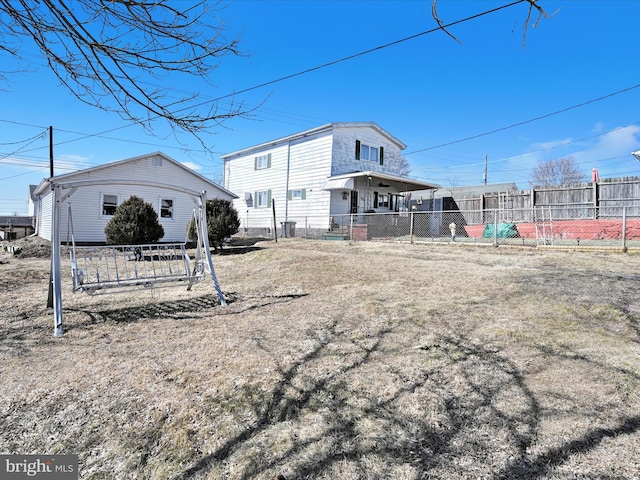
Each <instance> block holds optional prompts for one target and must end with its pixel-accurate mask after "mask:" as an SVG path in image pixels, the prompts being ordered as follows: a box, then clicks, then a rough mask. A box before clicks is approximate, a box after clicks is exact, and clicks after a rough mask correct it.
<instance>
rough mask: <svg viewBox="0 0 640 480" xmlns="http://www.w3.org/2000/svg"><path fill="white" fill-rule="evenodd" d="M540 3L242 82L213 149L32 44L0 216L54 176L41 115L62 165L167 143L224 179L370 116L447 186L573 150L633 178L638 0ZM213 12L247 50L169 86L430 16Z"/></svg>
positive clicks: (461, 14) (345, 44)
mask: <svg viewBox="0 0 640 480" xmlns="http://www.w3.org/2000/svg"><path fill="white" fill-rule="evenodd" d="M508 3H510V2H509V1H482V0H468V1H465V0H439V1H438V13H439V16H440V18H441V20H442V21H443V22H445V23H449V22H455V21H458V20H461V19H464V18H467V17H470V16H474V15H476V14H479V13H482V12H485V11H488V10H491V9H495V8H497V7H500V6H503V5H507V4H508ZM539 4H540V6H542V7H543V8H544V9H545V10H546V11H547V12H549V13H553V12H556V13H555V15H554V16H553V17H552V18H548V19H541V20H540V22H539V24H538V25H537V27H536V28H533V27H532V26H531V25H530V26H529V28H528V29H527V31H526V40H525V39H524V37H523V35H524V32H523V24H524V22H525V19H526V18H527V12H528V7H527V4H526V3H520V4H517V5H514V6H511V7H508V8H505V9H502V10H499V11H497V12H494V13H490V14H487V15H484V16H481V17H478V18H474V19H472V20H469V21H466V22H463V23H460V24H458V25H455V26H453V27H451V28H450V29H449V30H450V32H451V33H452V34H453V35H455V36H456V37H457V39H458V40H459V42H457V41H455V40H453V39H452V38H451V37H449V36H447V35H446V34H444V33H443V32H441V31H436V32H433V33H425V34H423V35H418V36H416V37H415V38H413V39H410V40H406V41H403V42H399V43H396V44H393V45H391V46H388V47H386V48H380V49H376V50H374V51H373V52H371V53H368V54H365V55H360V56H356V57H355V58H353V59H351V60H348V61H344V62H339V63H336V64H334V65H331V66H328V67H326V68H321V69H318V70H314V71H311V72H309V73H306V74H303V75H299V76H294V77H292V78H289V79H287V80H283V81H280V82H276V83H272V84H270V85H268V86H265V87H262V88H256V89H253V90H250V91H248V92H246V93H244V94H238V95H236V96H235V97H233V100H234V101H235V102H236V104H239V103H240V102H242V103H243V104H244V105H245V106H246V107H248V108H255V110H254V111H253V112H252V113H251V115H250V116H248V117H245V118H235V119H232V120H230V121H228V122H226V123H225V124H224V125H223V126H222V127H218V128H216V129H215V130H214V133H212V134H211V135H207V136H205V137H204V141H205V142H206V144H207V145H210V146H212V147H213V148H212V150H213V152H214V153H213V155H209V154H207V153H205V152H204V151H203V148H202V146H201V144H200V142H199V141H198V140H197V139H195V138H192V137H190V136H189V135H186V134H179V133H178V134H175V133H172V132H171V130H170V129H168V128H167V126H166V125H165V124H163V123H156V124H154V125H153V130H154V132H155V135H156V136H153V135H150V134H149V133H148V132H146V131H145V130H144V129H143V128H142V127H140V126H138V125H133V124H131V123H130V122H127V121H125V120H123V119H122V118H120V116H118V115H117V114H113V113H106V112H103V111H101V110H98V109H95V108H92V107H89V106H87V105H85V104H83V103H81V102H79V101H78V100H76V99H75V98H74V97H73V96H72V95H71V94H69V93H68V92H67V91H66V90H65V89H64V88H63V87H61V86H60V85H59V83H58V81H57V80H55V79H54V78H53V76H52V74H50V73H48V71H47V70H46V68H45V67H44V66H42V65H43V60H42V58H41V57H40V56H39V55H38V53H37V51H36V49H35V47H34V46H31V45H25V47H24V51H23V55H24V57H25V60H24V61H23V63H22V64H21V65H22V66H24V65H26V63H24V62H29V70H30V72H27V73H21V74H16V75H12V76H11V80H12V82H11V83H10V84H3V85H0V215H11V214H14V213H17V214H19V215H20V214H23V215H24V214H26V213H27V198H28V186H29V184H38V183H39V182H40V181H41V180H42V179H43V178H45V177H47V176H48V175H49V166H48V165H49V139H48V136H47V132H48V127H49V126H50V125H51V126H53V128H54V135H53V138H54V157H55V166H56V169H55V173H56V174H61V173H68V172H69V171H72V170H77V169H81V168H87V167H91V166H96V165H101V164H104V163H107V162H110V161H114V160H120V159H123V158H129V157H134V156H137V155H143V154H146V153H150V152H155V151H163V152H164V153H166V154H168V155H169V156H171V157H173V158H175V159H176V160H178V161H181V162H184V163H185V164H187V165H188V166H190V167H192V168H194V169H196V170H198V171H199V172H200V173H201V174H203V175H205V176H207V177H209V178H211V179H213V180H215V181H217V182H220V181H221V175H222V162H221V160H220V155H222V154H224V153H228V152H231V151H234V150H238V149H241V148H245V147H248V146H251V145H254V144H258V143H262V142H265V141H268V140H272V139H275V138H278V137H281V136H285V135H289V134H292V133H296V132H299V131H302V130H306V129H309V128H313V127H316V126H320V125H323V124H325V123H329V122H359V121H373V122H376V123H377V124H378V125H380V126H381V127H382V128H384V129H386V130H387V131H389V132H390V133H391V134H393V135H394V136H396V137H397V138H399V139H400V140H402V141H403V142H404V143H406V144H407V146H408V147H407V149H406V150H405V152H404V153H405V155H406V157H407V159H408V160H409V163H410V165H411V174H410V176H411V177H414V178H417V179H421V180H425V181H428V182H435V183H439V184H441V185H443V186H446V187H450V186H465V185H476V184H480V183H482V182H483V173H484V168H485V157H486V159H487V165H488V178H487V180H488V182H489V183H500V182H515V183H516V184H517V185H518V187H520V188H522V189H525V188H529V186H530V184H529V181H530V178H531V170H532V168H533V167H534V166H535V165H536V164H537V163H538V162H539V161H543V160H548V159H555V158H560V157H564V156H570V155H571V156H573V157H574V158H575V160H576V162H577V163H578V165H579V166H580V168H581V169H582V170H584V172H585V175H586V176H588V177H590V174H591V169H592V168H597V169H598V171H599V174H600V177H601V178H604V177H617V176H636V175H640V162H639V161H638V160H636V159H635V158H634V157H633V156H632V155H631V152H632V151H635V150H640V108H639V107H638V106H639V105H640V55H639V54H638V45H639V44H640V31H639V29H638V23H637V22H638V18H640V1H635V0H619V1H616V0H606V1H605V0H603V1H597V0H591V1H587V0H554V1H551V0H548V1H547V0H539ZM218 14H219V16H220V18H221V20H222V21H223V22H224V23H225V25H226V28H227V31H226V35H227V36H229V37H236V36H238V37H239V38H240V41H241V48H242V49H243V50H244V51H245V52H246V53H247V54H248V55H247V56H243V57H240V58H229V59H222V61H221V64H220V66H219V68H218V69H217V70H215V72H214V73H213V76H212V77H211V78H210V79H209V82H208V83H205V82H197V81H190V82H185V81H183V80H180V81H179V82H178V81H176V83H175V84H172V83H171V79H168V80H166V83H165V85H171V86H172V88H173V89H174V90H175V91H180V92H194V91H197V92H200V94H201V95H202V99H203V100H207V99H215V98H218V97H226V96H227V95H229V94H232V93H234V92H239V91H242V90H245V89H251V88H252V87H255V86H257V85H260V84H262V83H267V82H271V81H273V80H276V79H279V78H282V77H285V76H288V75H292V74H295V73H298V72H301V71H304V70H307V69H312V68H314V67H317V66H320V65H324V64H327V63H330V62H334V61H336V60H339V59H342V58H345V57H348V56H351V55H355V54H358V53H360V52H364V51H367V50H370V49H375V48H376V47H379V46H383V45H387V44H390V43H393V42H396V41H398V40H402V39H405V38H407V37H411V36H414V35H417V34H420V33H422V32H428V31H430V30H432V29H434V28H435V27H436V24H435V22H434V20H433V18H432V16H431V1H430V0H412V1H403V0H392V1H385V0H377V1H368V0H341V1H323V0H315V1H302V0H297V1H294V0H289V1H271V0H254V1H251V0H240V1H235V2H230V3H228V4H226V7H225V8H224V9H221V10H220V11H219V12H218ZM523 43H524V45H523ZM2 61H3V62H4V65H8V63H6V58H5V59H3V60H2ZM3 68H5V67H3ZM230 100H231V98H225V99H224V100H223V101H222V102H221V104H220V109H221V110H224V108H225V107H227V106H228V105H229V103H228V102H229V101H230ZM557 112H558V113H557ZM535 119H538V120H535ZM103 132H107V133H103ZM490 132H493V133H490Z"/></svg>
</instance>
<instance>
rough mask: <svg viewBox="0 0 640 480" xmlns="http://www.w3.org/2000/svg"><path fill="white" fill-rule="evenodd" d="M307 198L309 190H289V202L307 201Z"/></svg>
mask: <svg viewBox="0 0 640 480" xmlns="http://www.w3.org/2000/svg"><path fill="white" fill-rule="evenodd" d="M306 198H307V189H306V188H301V189H300V190H289V200H305V199H306Z"/></svg>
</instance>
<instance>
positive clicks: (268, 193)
mask: <svg viewBox="0 0 640 480" xmlns="http://www.w3.org/2000/svg"><path fill="white" fill-rule="evenodd" d="M267 206H271V190H267Z"/></svg>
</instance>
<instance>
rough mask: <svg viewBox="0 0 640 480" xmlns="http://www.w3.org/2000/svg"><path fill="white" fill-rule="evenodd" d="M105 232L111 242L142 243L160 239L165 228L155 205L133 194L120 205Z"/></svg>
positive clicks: (108, 241) (122, 243)
mask: <svg viewBox="0 0 640 480" xmlns="http://www.w3.org/2000/svg"><path fill="white" fill-rule="evenodd" d="M104 233H105V234H106V235H107V243H109V244H115V245H140V244H143V243H153V242H157V241H158V240H160V239H161V238H162V237H163V236H164V228H162V225H160V222H159V221H158V214H157V213H156V211H155V210H154V208H153V205H151V204H150V203H147V202H145V201H144V200H143V199H141V198H140V197H136V196H135V195H133V196H131V198H129V199H128V200H126V201H124V202H122V203H121V204H120V205H118V208H116V211H115V213H114V214H113V218H112V219H111V220H109V223H107V226H106V227H105V228H104Z"/></svg>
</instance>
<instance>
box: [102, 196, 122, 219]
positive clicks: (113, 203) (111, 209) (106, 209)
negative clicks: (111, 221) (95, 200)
mask: <svg viewBox="0 0 640 480" xmlns="http://www.w3.org/2000/svg"><path fill="white" fill-rule="evenodd" d="M116 208H118V195H107V194H105V193H103V194H102V216H103V217H113V214H114V213H116Z"/></svg>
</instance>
